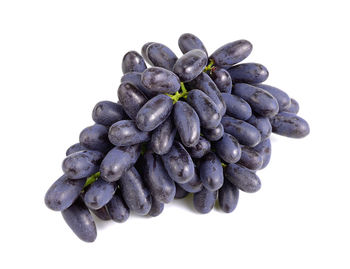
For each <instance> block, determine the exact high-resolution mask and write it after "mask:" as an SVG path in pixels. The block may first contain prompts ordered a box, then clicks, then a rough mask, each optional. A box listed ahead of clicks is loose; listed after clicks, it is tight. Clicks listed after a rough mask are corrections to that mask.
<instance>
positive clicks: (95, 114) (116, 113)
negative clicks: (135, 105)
mask: <svg viewBox="0 0 350 269" xmlns="http://www.w3.org/2000/svg"><path fill="white" fill-rule="evenodd" d="M92 119H93V120H94V122H96V123H98V124H102V125H105V126H110V125H112V124H113V123H115V122H117V121H120V120H123V119H126V114H125V112H124V109H123V107H122V105H120V104H117V103H113V102H110V101H101V102H98V103H97V104H96V105H95V107H94V109H93V111H92Z"/></svg>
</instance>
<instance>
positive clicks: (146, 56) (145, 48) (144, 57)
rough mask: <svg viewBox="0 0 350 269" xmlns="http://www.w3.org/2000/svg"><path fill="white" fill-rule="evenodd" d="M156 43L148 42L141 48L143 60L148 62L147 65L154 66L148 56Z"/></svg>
mask: <svg viewBox="0 0 350 269" xmlns="http://www.w3.org/2000/svg"><path fill="white" fill-rule="evenodd" d="M153 43H154V42H147V43H146V44H144V45H143V46H142V48H141V55H142V57H143V59H145V60H146V62H147V63H149V64H152V63H151V61H150V59H149V58H148V55H147V49H148V47H149V46H150V45H152V44H153Z"/></svg>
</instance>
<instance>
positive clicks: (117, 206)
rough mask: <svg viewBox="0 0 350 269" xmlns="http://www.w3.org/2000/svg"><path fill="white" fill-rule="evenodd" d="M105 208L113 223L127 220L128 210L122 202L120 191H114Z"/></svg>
mask: <svg viewBox="0 0 350 269" xmlns="http://www.w3.org/2000/svg"><path fill="white" fill-rule="evenodd" d="M106 207H107V209H108V213H109V215H110V216H111V219H112V220H113V221H115V222H119V223H123V222H125V221H127V220H128V218H129V215H130V210H129V208H128V206H127V205H126V203H125V202H124V199H123V197H122V194H121V190H120V189H118V190H117V191H116V193H115V194H114V195H113V197H112V199H111V200H110V201H109V203H108V204H107V206H106Z"/></svg>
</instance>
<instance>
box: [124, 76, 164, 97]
mask: <svg viewBox="0 0 350 269" xmlns="http://www.w3.org/2000/svg"><path fill="white" fill-rule="evenodd" d="M141 78H142V73H139V72H129V73H126V74H124V75H123V76H122V78H121V80H120V82H121V83H123V82H129V83H131V84H133V85H134V86H135V87H136V88H137V89H139V90H140V91H141V92H142V93H143V94H144V95H145V96H147V97H148V98H152V97H154V96H156V95H157V93H154V92H151V91H150V90H148V89H147V88H146V87H145V86H144V85H143V84H142V81H141Z"/></svg>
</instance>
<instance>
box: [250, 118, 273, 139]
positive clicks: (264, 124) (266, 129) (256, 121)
mask: <svg viewBox="0 0 350 269" xmlns="http://www.w3.org/2000/svg"><path fill="white" fill-rule="evenodd" d="M247 122H248V123H250V124H251V125H253V126H254V127H255V128H256V129H258V130H259V132H260V135H261V140H262V141H263V140H265V139H267V138H269V136H270V135H271V132H272V126H271V123H270V120H269V119H268V118H264V117H260V116H255V115H252V116H251V117H250V118H249V120H248V121H247Z"/></svg>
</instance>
